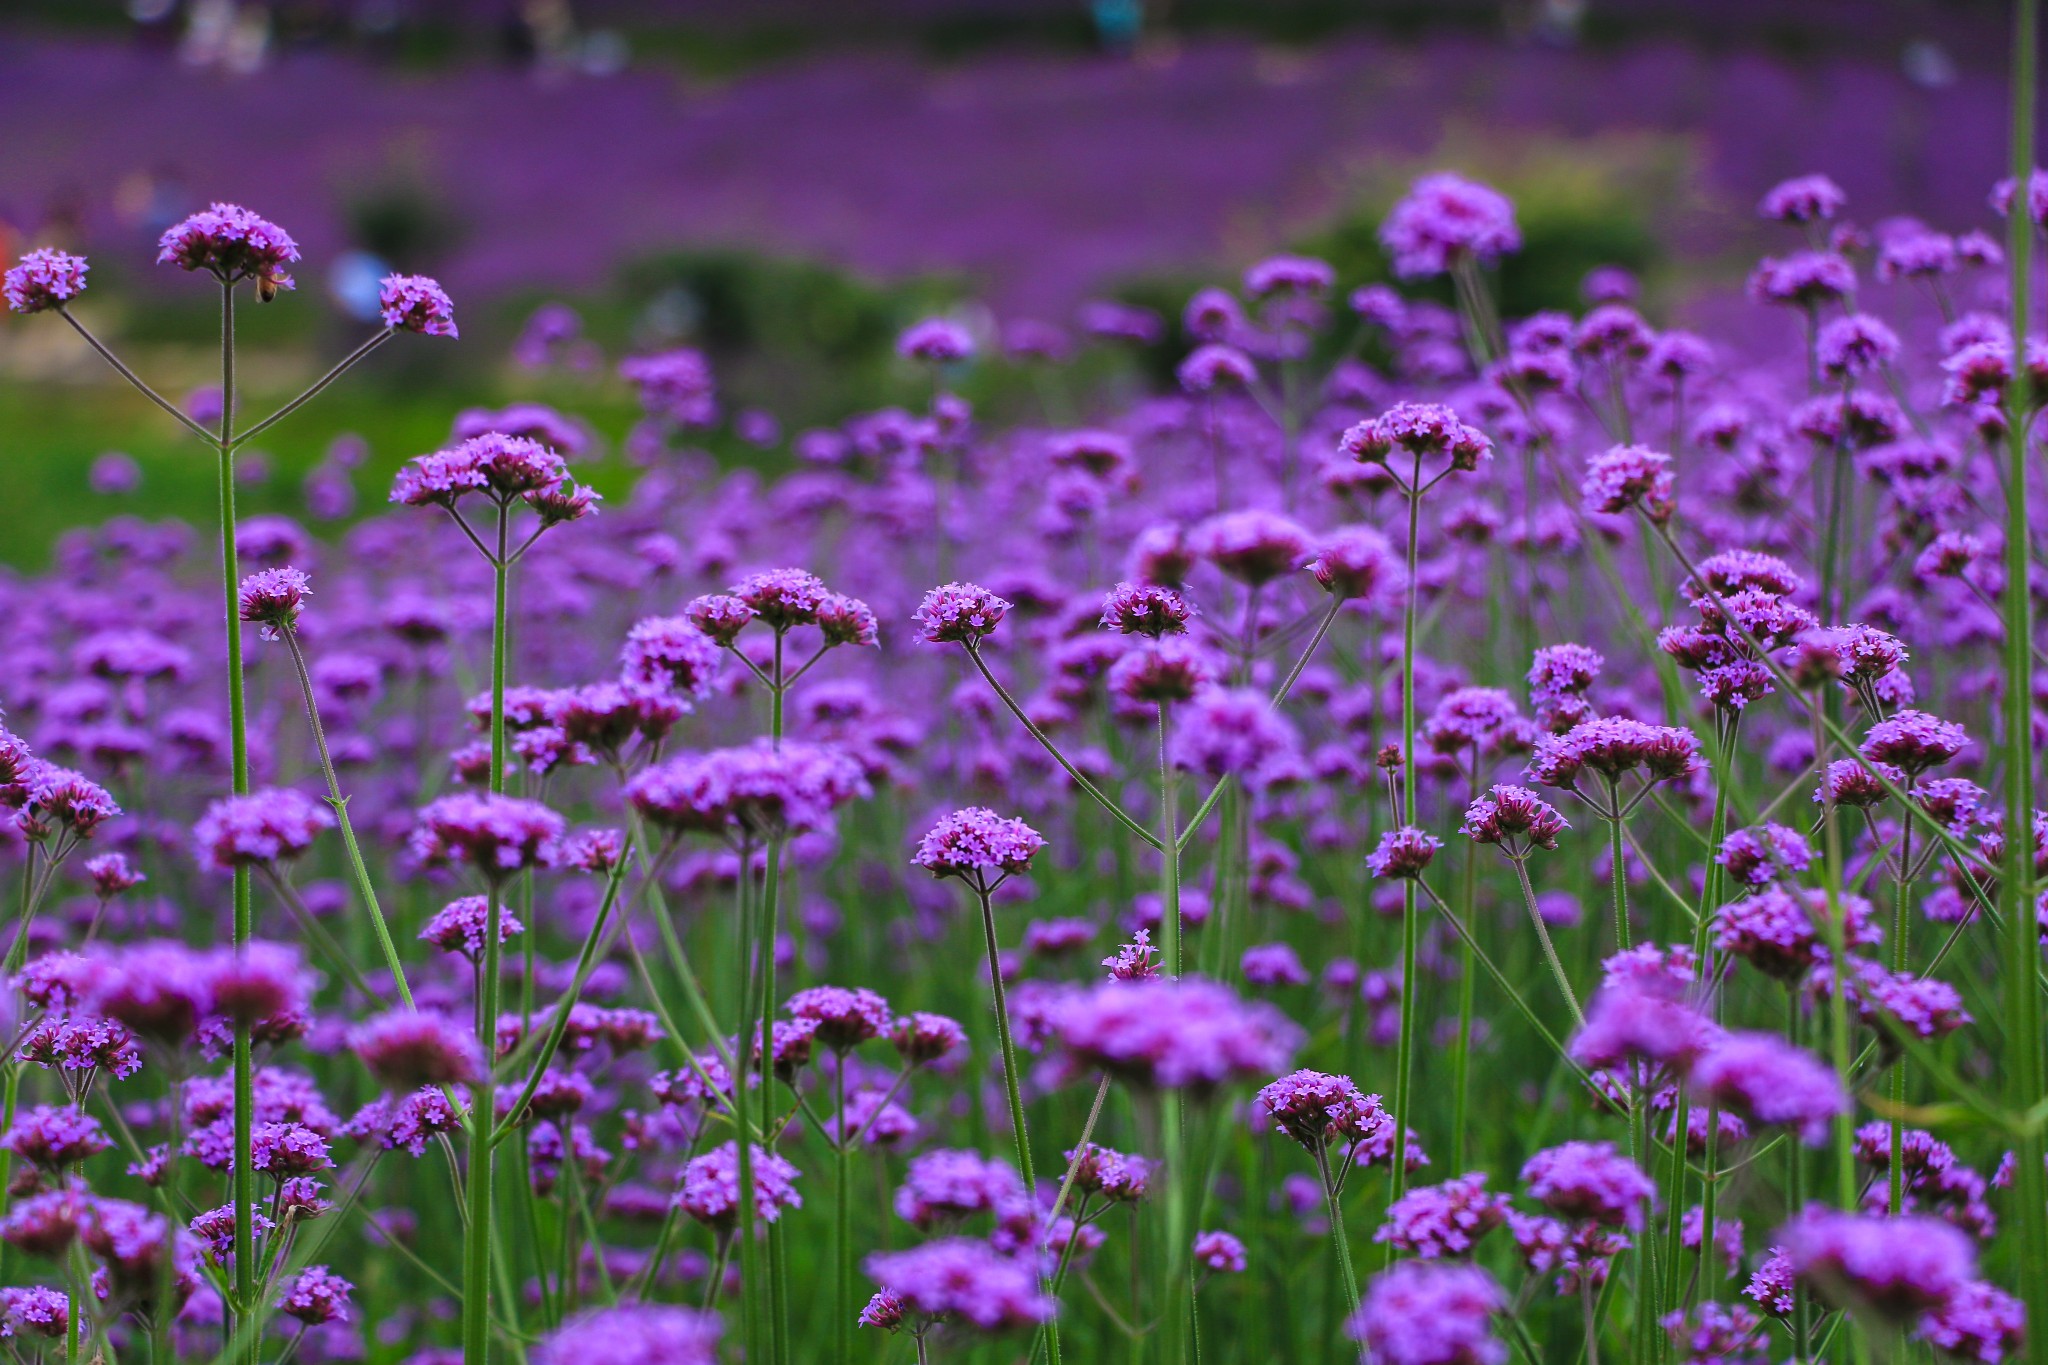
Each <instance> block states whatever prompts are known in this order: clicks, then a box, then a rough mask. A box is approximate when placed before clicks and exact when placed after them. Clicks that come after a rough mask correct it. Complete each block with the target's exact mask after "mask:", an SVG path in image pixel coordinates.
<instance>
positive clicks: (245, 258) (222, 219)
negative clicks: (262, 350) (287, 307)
mask: <svg viewBox="0 0 2048 1365" xmlns="http://www.w3.org/2000/svg"><path fill="white" fill-rule="evenodd" d="M298 259H299V244H298V243H297V242H294V241H293V240H292V239H291V234H290V233H288V232H286V231H285V230H284V229H283V228H281V227H279V226H278V225H277V224H275V223H272V222H269V221H266V220H265V219H262V218H259V217H257V216H256V215H255V214H253V213H251V212H249V210H247V209H245V208H243V207H242V206H241V205H239V204H214V205H213V206H212V207H210V208H207V209H204V210H202V211H201V212H198V213H195V214H193V215H192V216H191V217H189V218H187V219H185V220H184V221H183V222H181V223H175V224H173V225H172V226H171V227H170V228H169V229H168V230H167V231H166V232H165V233H164V235H163V237H162V238H161V239H159V240H158V242H157V254H156V261H157V264H158V265H175V266H177V267H178V268H179V269H181V270H204V271H205V272H206V273H207V274H209V275H212V276H213V277H214V278H215V279H217V280H219V281H220V282H221V283H223V284H234V283H236V282H237V281H239V280H249V279H253V280H255V281H256V282H257V284H258V286H259V287H260V288H261V290H262V296H263V298H264V301H265V302H268V301H269V300H270V299H271V298H272V297H273V296H275V294H276V292H277V291H278V290H279V289H290V288H292V287H293V285H292V278H291V276H289V275H287V274H285V273H284V267H286V266H288V265H290V264H292V263H293V262H294V261H296V260H298Z"/></svg>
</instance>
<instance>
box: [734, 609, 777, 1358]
mask: <svg viewBox="0 0 2048 1365" xmlns="http://www.w3.org/2000/svg"><path fill="white" fill-rule="evenodd" d="M776 638H777V645H778V648H777V651H776V654H777V659H776V667H777V672H778V675H779V673H780V669H781V650H780V647H779V646H780V641H781V637H780V636H777V637H776ZM774 696H775V709H776V721H775V724H776V726H777V728H778V729H779V728H780V725H781V705H782V689H781V688H780V687H777V688H776V689H775V693H774ZM778 742H779V741H778ZM781 890H782V837H781V836H780V835H771V836H769V838H768V866H767V868H766V870H765V871H764V873H763V875H762V894H761V934H760V942H759V943H757V944H756V945H755V947H756V949H757V951H758V952H759V953H760V955H761V967H760V975H761V1018H760V1022H759V1024H758V1025H757V1026H756V1030H755V1036H756V1037H757V1038H758V1039H759V1040H760V1047H761V1063H760V1065H761V1129H762V1140H763V1144H764V1145H765V1146H766V1147H767V1148H768V1150H770V1151H773V1150H774V1147H775V1138H774V1136H773V1135H772V1134H771V1133H770V1132H769V1131H768V1115H769V1113H770V1110H769V1107H768V1104H769V1090H770V1087H771V1085H772V1083H773V1077H774V1075H775V947H776V937H777V934H778V933H779V929H778V925H779V923H780V920H781ZM740 1188H741V1189H743V1190H747V1191H751V1190H752V1189H753V1188H754V1187H753V1182H752V1181H751V1180H742V1182H741V1184H740ZM741 1202H743V1203H749V1204H751V1203H752V1202H753V1200H752V1198H751V1197H749V1198H747V1199H744V1200H742V1201H741ZM767 1241H768V1245H767V1248H766V1249H767V1253H768V1264H767V1279H768V1318H767V1328H768V1354H769V1358H770V1359H771V1360H773V1361H774V1362H775V1365H787V1362H788V1356H789V1295H788V1286H787V1284H786V1282H785V1278H784V1274H785V1272H784V1269H783V1245H782V1224H781V1222H780V1221H777V1222H773V1223H770V1224H769V1225H768V1230H767Z"/></svg>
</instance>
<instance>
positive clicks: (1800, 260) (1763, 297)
mask: <svg viewBox="0 0 2048 1365" xmlns="http://www.w3.org/2000/svg"><path fill="white" fill-rule="evenodd" d="M1855 292H1856V267H1855V266H1853V265H1850V264H1849V262H1848V260H1847V259H1846V258H1845V257H1842V256H1839V255H1837V254H1835V253H1834V252H1832V251H1801V252H1796V253H1794V254H1793V255H1790V256H1785V257H1777V256H1766V257H1764V258H1763V260H1761V261H1759V262H1757V267H1756V269H1755V271H1753V272H1752V273H1751V274H1750V277H1749V296H1750V297H1751V298H1753V299H1755V300H1756V301H1757V302H1759V303H1779V304H1785V305H1787V306H1789V307H1794V308H1804V309H1807V310H1808V311H1812V310H1814V309H1817V308H1819V307H1820V306H1821V305H1822V304H1827V303H1835V302H1838V301H1839V300H1842V299H1846V298H1848V297H1849V296H1850V295H1852V294H1854V293H1855Z"/></svg>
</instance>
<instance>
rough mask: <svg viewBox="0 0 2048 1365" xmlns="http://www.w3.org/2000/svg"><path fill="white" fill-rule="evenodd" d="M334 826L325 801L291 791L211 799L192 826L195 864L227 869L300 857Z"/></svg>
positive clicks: (289, 789)
mask: <svg viewBox="0 0 2048 1365" xmlns="http://www.w3.org/2000/svg"><path fill="white" fill-rule="evenodd" d="M333 827H334V813H333V812H332V811H330V810H329V809H328V808H327V805H326V803H325V802H322V801H317V800H315V799H314V798H312V797H310V796H308V795H306V794H305V793H304V792H301V791H296V790H294V789H292V788H290V787H272V788H269V789H267V790H264V791H258V792H251V793H249V794H248V795H247V796H227V797H222V798H221V799H220V800H218V801H215V802H214V803H213V804H212V805H210V806H208V807H207V808H206V813H205V814H204V815H202V816H200V817H199V823H198V824H196V825H194V826H193V827H192V841H193V845H194V848H195V850H196V851H197V853H198V857H199V861H200V862H201V863H203V864H205V865H206V866H208V867H215V868H219V869H221V870H223V871H229V870H232V869H234V868H237V867H258V866H265V865H269V864H275V863H279V862H283V861H286V860H288V859H291V858H296V857H299V856H300V855H301V854H303V853H305V851H306V850H307V849H309V848H311V847H312V846H313V840H314V839H315V838H317V837H318V836H319V834H320V831H322V830H324V829H332V828H333Z"/></svg>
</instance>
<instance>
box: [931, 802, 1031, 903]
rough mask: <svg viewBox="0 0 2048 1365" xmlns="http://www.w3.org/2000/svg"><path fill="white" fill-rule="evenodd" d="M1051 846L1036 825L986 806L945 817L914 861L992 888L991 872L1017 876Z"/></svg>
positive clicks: (943, 874)
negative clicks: (1046, 845) (990, 885)
mask: <svg viewBox="0 0 2048 1365" xmlns="http://www.w3.org/2000/svg"><path fill="white" fill-rule="evenodd" d="M1044 847H1045V838H1044V836H1042V835H1041V834H1039V832H1038V831H1037V830H1035V829H1033V828H1031V826H1029V825H1027V824H1025V823H1024V822H1023V821H1022V820H1018V819H1015V818H1012V817H1008V816H1002V815H997V814H996V813H995V812H994V811H992V810H990V809H988V808H987V807H986V806H967V807H965V808H963V809H961V810H956V811H954V812H953V813H952V814H950V815H944V816H941V817H939V820H938V822H937V823H936V824H934V825H933V826H932V827H931V828H930V829H929V830H927V831H925V836H924V838H922V839H920V840H918V844H917V852H916V853H914V854H912V855H911V858H910V861H911V862H913V863H915V864H917V866H919V867H921V868H923V869H924V870H925V871H927V872H929V873H931V874H932V875H933V876H935V877H958V878H960V879H961V880H963V881H966V882H968V883H970V884H972V885H974V886H977V887H981V886H987V885H988V884H989V874H990V873H998V874H1000V876H998V877H997V878H996V880H1001V879H1002V878H1003V877H1009V876H1013V875H1015V874H1016V873H1019V872H1022V871H1024V870H1025V869H1026V868H1027V867H1029V866H1030V865H1031V860H1032V858H1034V857H1036V856H1037V854H1038V851H1039V850H1040V849H1042V848H1044Z"/></svg>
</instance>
